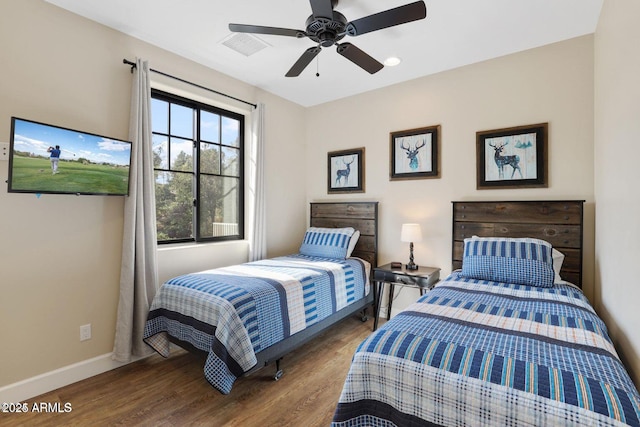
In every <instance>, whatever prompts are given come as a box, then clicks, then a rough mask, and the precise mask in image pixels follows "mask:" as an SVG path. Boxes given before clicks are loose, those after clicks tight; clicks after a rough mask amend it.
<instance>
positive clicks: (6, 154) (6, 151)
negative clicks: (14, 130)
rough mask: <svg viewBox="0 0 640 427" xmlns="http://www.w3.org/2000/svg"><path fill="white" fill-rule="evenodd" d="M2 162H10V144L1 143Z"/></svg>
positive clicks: (0, 154)
mask: <svg viewBox="0 0 640 427" xmlns="http://www.w3.org/2000/svg"><path fill="white" fill-rule="evenodd" d="M0 160H9V143H8V142H0Z"/></svg>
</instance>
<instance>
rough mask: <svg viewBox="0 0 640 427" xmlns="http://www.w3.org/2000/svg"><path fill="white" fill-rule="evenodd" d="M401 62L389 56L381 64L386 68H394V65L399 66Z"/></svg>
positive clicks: (395, 57)
mask: <svg viewBox="0 0 640 427" xmlns="http://www.w3.org/2000/svg"><path fill="white" fill-rule="evenodd" d="M401 62H402V59H400V58H398V57H397V56H390V57H388V58H387V59H385V60H384V62H383V64H384V65H385V66H387V67H395V66H396V65H399V64H400V63H401Z"/></svg>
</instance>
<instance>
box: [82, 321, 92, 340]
mask: <svg viewBox="0 0 640 427" xmlns="http://www.w3.org/2000/svg"><path fill="white" fill-rule="evenodd" d="M90 339H91V323H89V324H88V325H82V326H80V341H86V340H90Z"/></svg>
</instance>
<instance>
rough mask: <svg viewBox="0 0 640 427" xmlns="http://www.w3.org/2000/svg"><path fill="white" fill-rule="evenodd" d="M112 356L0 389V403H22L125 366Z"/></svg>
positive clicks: (97, 358)
mask: <svg viewBox="0 0 640 427" xmlns="http://www.w3.org/2000/svg"><path fill="white" fill-rule="evenodd" d="M112 355H113V353H107V354H103V355H101V356H97V357H94V358H93V359H88V360H83V361H82V362H78V363H74V364H73V365H69V366H65V367H62V368H60V369H56V370H54V371H50V372H45V373H44V374H41V375H37V376H35V377H32V378H27V379H26V380H22V381H19V382H17V383H13V384H9V385H6V386H4V387H0V402H12V403H18V402H22V401H24V400H26V399H31V398H33V397H36V396H39V395H41V394H44V393H48V392H50V391H53V390H55V389H58V388H60V387H64V386H66V385H69V384H73V383H75V382H78V381H81V380H84V379H87V378H90V377H93V376H95V375H98V374H101V373H103V372H107V371H110V370H112V369H116V368H119V367H121V366H124V365H126V364H127V363H121V362H116V361H114V360H113V359H112V358H111V356H112ZM140 359H143V357H139V358H133V359H132V360H131V362H135V361H136V360H140ZM131 362H129V363H131Z"/></svg>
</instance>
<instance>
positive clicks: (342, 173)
mask: <svg viewBox="0 0 640 427" xmlns="http://www.w3.org/2000/svg"><path fill="white" fill-rule="evenodd" d="M355 159H356V158H355V156H353V158H352V159H351V161H350V162H345V161H344V159H343V160H342V163H344V164H345V166H346V168H345V169H338V170H337V171H336V186H337V185H338V184H340V181H341V180H342V178H344V183H343V185H345V184H347V183H348V182H349V174H350V173H351V163H353V162H354V160H355Z"/></svg>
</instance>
